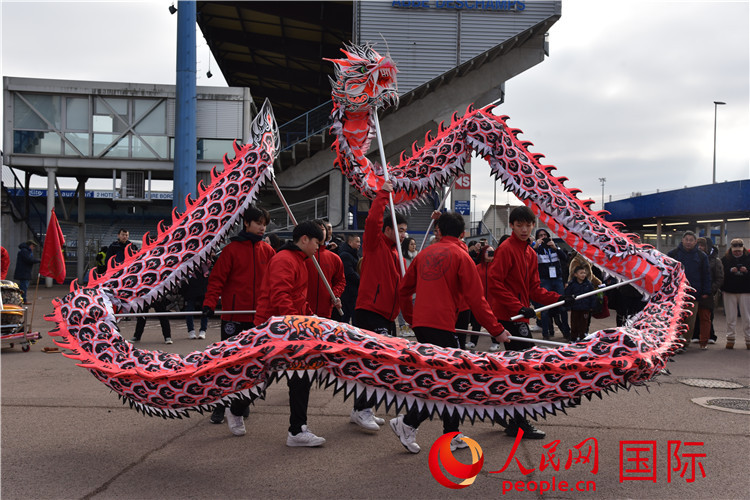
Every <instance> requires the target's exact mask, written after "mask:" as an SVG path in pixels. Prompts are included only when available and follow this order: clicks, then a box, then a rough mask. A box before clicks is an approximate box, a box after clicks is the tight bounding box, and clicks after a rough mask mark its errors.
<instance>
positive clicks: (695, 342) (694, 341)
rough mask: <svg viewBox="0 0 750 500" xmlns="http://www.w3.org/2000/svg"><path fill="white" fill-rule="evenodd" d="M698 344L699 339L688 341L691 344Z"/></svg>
mask: <svg viewBox="0 0 750 500" xmlns="http://www.w3.org/2000/svg"><path fill="white" fill-rule="evenodd" d="M698 342H700V339H692V340H691V341H690V343H691V344H697V343H698Z"/></svg>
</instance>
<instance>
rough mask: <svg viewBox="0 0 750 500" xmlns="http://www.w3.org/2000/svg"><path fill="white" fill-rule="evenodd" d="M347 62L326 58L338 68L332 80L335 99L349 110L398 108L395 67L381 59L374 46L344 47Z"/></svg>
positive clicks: (390, 62)
mask: <svg viewBox="0 0 750 500" xmlns="http://www.w3.org/2000/svg"><path fill="white" fill-rule="evenodd" d="M341 52H343V53H344V55H346V59H325V60H326V61H330V62H332V63H333V64H334V65H335V68H334V70H335V74H336V80H335V81H334V80H333V79H331V86H332V87H333V92H332V95H333V99H334V100H335V101H336V102H337V103H338V104H339V106H341V107H342V108H344V109H346V110H347V111H357V110H359V109H365V108H373V107H377V108H381V107H387V106H391V105H393V106H398V85H397V84H396V72H397V70H396V65H395V64H394V62H393V61H392V60H391V58H390V57H388V56H385V57H383V56H381V55H380V54H378V53H377V52H376V51H375V50H374V49H373V48H372V45H370V44H369V43H366V44H364V45H355V44H350V45H345V48H344V49H341Z"/></svg>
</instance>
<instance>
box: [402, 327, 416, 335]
mask: <svg viewBox="0 0 750 500" xmlns="http://www.w3.org/2000/svg"><path fill="white" fill-rule="evenodd" d="M414 336H415V335H414V330H412V329H411V328H410V327H408V326H407V327H405V328H404V337H414Z"/></svg>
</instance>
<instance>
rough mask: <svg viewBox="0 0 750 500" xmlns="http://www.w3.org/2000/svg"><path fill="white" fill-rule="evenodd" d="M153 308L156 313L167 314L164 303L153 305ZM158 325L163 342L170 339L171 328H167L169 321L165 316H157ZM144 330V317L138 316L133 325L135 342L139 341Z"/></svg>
mask: <svg viewBox="0 0 750 500" xmlns="http://www.w3.org/2000/svg"><path fill="white" fill-rule="evenodd" d="M153 308H154V311H156V312H167V305H166V304H165V303H164V302H157V303H155V304H154V305H153ZM159 323H160V324H161V334H162V335H164V340H166V339H168V338H171V337H172V328H171V327H170V326H169V319H167V317H166V316H159ZM144 328H146V317H145V316H139V317H138V321H137V322H136V323H135V333H134V334H133V336H134V337H135V338H136V340H141V337H142V336H143V330H144Z"/></svg>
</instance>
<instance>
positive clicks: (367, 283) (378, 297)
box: [349, 181, 411, 431]
mask: <svg viewBox="0 0 750 500" xmlns="http://www.w3.org/2000/svg"><path fill="white" fill-rule="evenodd" d="M391 192H393V184H391V182H390V181H388V182H386V183H385V184H383V189H381V190H380V191H378V194H377V196H375V199H374V200H373V202H372V205H371V206H370V212H369V213H368V214H367V219H366V220H365V233H364V235H363V238H362V273H361V275H360V280H359V294H358V295H357V305H356V306H355V308H354V319H353V321H352V324H353V325H354V326H356V327H357V328H362V329H364V330H369V331H371V332H375V333H377V334H380V335H390V336H394V335H395V334H396V323H395V319H396V317H397V316H398V313H399V303H398V296H397V294H396V290H397V288H398V283H399V281H400V279H401V266H400V264H399V262H398V250H397V249H396V244H397V242H398V244H399V245H400V244H401V242H402V241H403V240H404V238H405V237H406V227H407V225H406V219H405V218H404V217H403V216H402V215H401V214H398V213H397V214H396V228H395V229H394V227H393V219H392V217H391V216H390V214H389V215H388V216H385V217H384V214H385V207H386V205H388V193H391ZM408 307H409V309H410V310H411V304H409V306H408ZM372 407H373V402H372V401H370V400H368V398H367V396H366V395H365V394H362V395H360V396H359V397H357V399H356V400H355V401H354V408H353V409H352V413H351V416H350V418H349V420H350V421H351V422H352V423H355V424H357V425H359V426H360V427H362V428H363V429H365V430H368V431H377V430H380V426H381V425H383V424H385V420H383V419H382V418H380V417H376V416H375V415H373V413H372Z"/></svg>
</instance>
